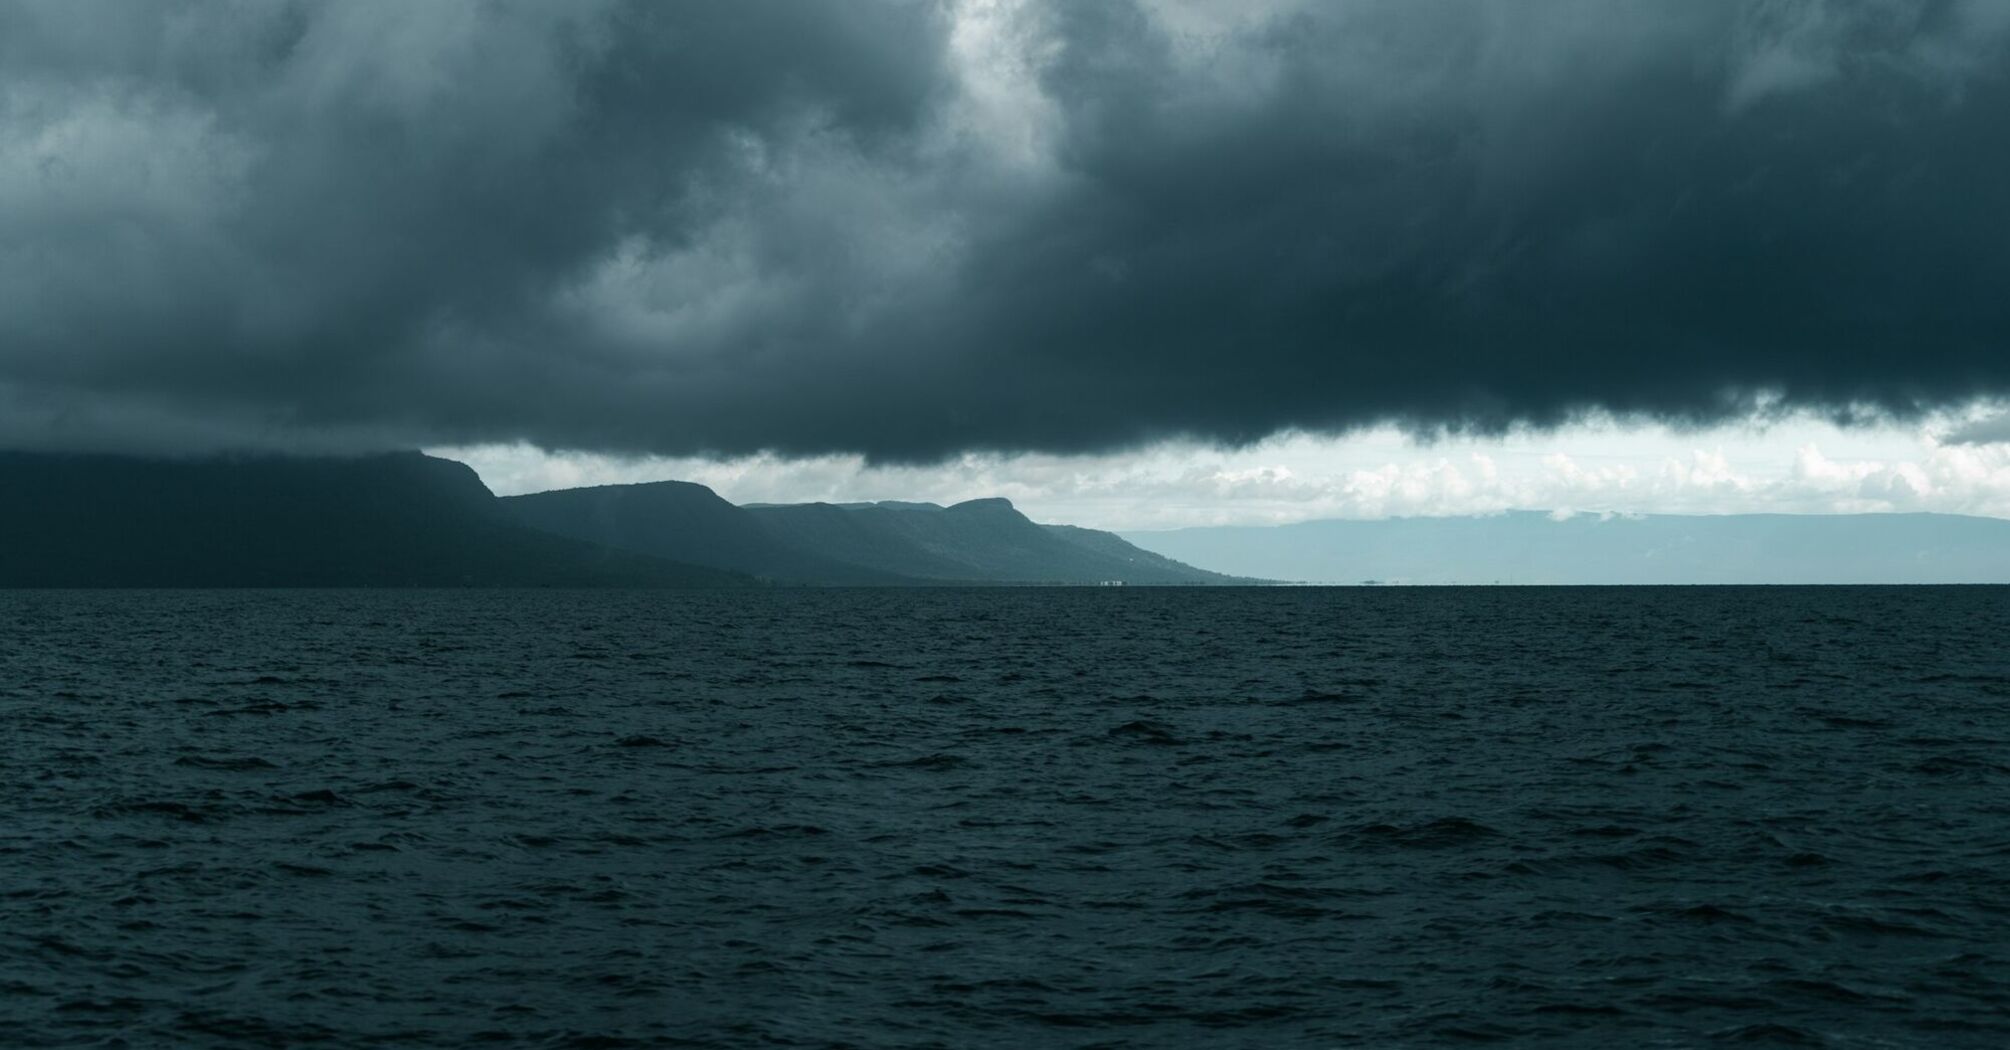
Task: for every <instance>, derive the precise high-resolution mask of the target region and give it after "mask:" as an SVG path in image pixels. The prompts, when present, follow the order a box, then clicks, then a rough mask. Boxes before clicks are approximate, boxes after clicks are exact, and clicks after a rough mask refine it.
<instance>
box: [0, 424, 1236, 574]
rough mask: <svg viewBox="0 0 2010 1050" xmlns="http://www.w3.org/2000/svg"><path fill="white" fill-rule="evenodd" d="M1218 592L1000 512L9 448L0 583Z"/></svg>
mask: <svg viewBox="0 0 2010 1050" xmlns="http://www.w3.org/2000/svg"><path fill="white" fill-rule="evenodd" d="M1103 582H1122V583H1128V584H1214V583H1235V582H1248V581H1237V580H1234V579H1231V578H1229V577H1226V576H1221V575H1218V574H1215V573H1211V572H1206V571H1203V570H1200V569H1195V568H1192V567H1190V566H1186V565H1182V564H1180V563H1178V562H1175V561H1173V560H1171V559H1169V558H1165V557H1162V556H1160V555H1156V554H1151V553H1149V552H1146V551H1142V550H1139V549H1137V548H1136V547H1133V546H1131V545H1130V544H1128V543H1125V542H1124V541H1123V540H1121V539H1119V538H1118V537H1116V536H1114V535H1112V534H1110V533H1106V532H1095V531H1093V530H1088V529H1075V528H1070V527H1067V526H1053V525H1039V524H1035V523H1033V522H1031V521H1029V520H1027V518H1026V517H1025V515H1023V514H1020V513H1019V512H1018V511H1017V510H1015V509H1013V507H1012V505H1011V504H1010V503H1008V502H1006V501H1005V500H974V501H972V502H969V503H961V504H957V505H956V506H953V507H938V506H935V505H933V504H896V503H886V504H859V505H842V506H839V505H831V504H806V505H801V506H757V507H736V506H734V505H733V504H731V503H728V502H726V501H725V500H723V499H720V498H719V496H718V495H717V494H715V493H713V492H712V491H711V490H710V489H707V488H705V487H704V486H702V485H693V484H688V483H684V482H660V483H656V484H649V485H622V486H609V487H603V488H591V489H572V490H565V491H560V492H547V493H539V494H537V495H532V496H516V497H511V498H508V499H498V498H497V497H496V496H495V495H494V494H493V493H491V492H490V491H489V490H488V488H487V487H486V486H484V485H483V484H482V482H481V480H480V479H479V478H478V477H476V475H475V473H474V471H472V470H470V469H468V468H467V467H466V466H465V465H462V464H460V463H455V462H452V461H450V460H444V459H437V458H434V457H431V456H425V455H422V454H419V453H416V452H413V453H399V454H390V455H375V456H362V457H354V458H291V457H277V456H256V457H231V458H217V459H206V460H152V459H143V458H133V457H122V456H98V455H60V454H39V453H22V452H14V453H0V586H7V587H260V586H263V587H302V586H306V587H314V586H328V587H335V586H386V587H395V586H491V587H503V586H510V587H527V586H538V587H557V586H577V587H594V586H642V587H747V586H757V585H762V584H955V583H982V584H1007V583H1026V584H1095V583H1103Z"/></svg>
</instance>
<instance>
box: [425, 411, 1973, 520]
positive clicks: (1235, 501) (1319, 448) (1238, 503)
mask: <svg viewBox="0 0 2010 1050" xmlns="http://www.w3.org/2000/svg"><path fill="white" fill-rule="evenodd" d="M1957 422H1958V421H1957ZM1950 425H1952V424H1943V425H1940V426H1936V427H1931V428H1927V429H1924V430H1905V429H1898V428H1892V427H1886V428H1855V429H1846V428H1841V427H1836V426H1832V425H1829V424H1825V423H1818V422H1811V421H1806V420H1801V421H1794V422H1789V423H1783V424H1776V425H1774V426H1772V427H1770V428H1764V429H1757V428H1749V427H1723V428H1717V429H1714V430H1709V431H1704V432H1686V433H1684V432H1674V431H1670V430H1667V429H1665V428H1660V427H1631V428H1628V427H1617V426H1611V425H1602V426H1582V427H1576V428H1571V429H1567V430H1563V431H1558V432H1555V433H1549V434H1518V435H1512V436H1510V437H1507V438H1504V439H1498V440H1494V439H1486V440H1481V439H1464V440H1456V441H1441V442H1438V443H1435V444H1432V445H1422V446H1420V445H1418V444H1416V443H1414V442H1412V441H1410V440H1409V439H1407V438H1405V437H1403V436H1402V435H1400V434H1397V433H1395V432H1392V431H1370V432H1365V433H1361V434H1356V435H1352V436H1348V437H1313V436H1307V435H1287V436H1283V437H1278V438H1274V439H1271V440H1268V441H1264V442H1261V443H1259V444H1257V445H1254V446H1251V447H1249V448H1245V449H1237V450H1224V449H1219V448H1212V447H1206V446H1198V445H1191V444H1177V443H1169V444H1164V445H1159V446H1155V447H1152V448H1149V449H1144V450H1141V451H1136V452H1131V453H1125V454H1112V455H1101V456H1053V455H998V454H982V453H971V454H966V455H963V456H959V457H956V458H954V459H951V460H948V461H946V462H943V463H940V464H936V465H932V466H887V465H871V464H868V463H867V462H866V461H865V460H864V459H862V458H861V457H857V456H820V457H811V458H802V459H788V458H783V457H779V456H773V455H760V456H750V457H743V458H738V459H730V460H708V459H619V458H612V457H606V456H597V455H586V454H576V453H544V452H540V451H538V450H536V449H533V448H529V447H526V446H485V447H477V448H466V449H441V450H438V451H439V453H440V454H442V455H447V456H451V457H453V458H457V459H462V460H465V461H467V462H469V463H470V464H472V465H473V466H474V467H475V469H476V470H477V471H479V472H480V473H481V475H482V477H483V479H484V480H486V481H487V482H488V483H489V485H490V487H492V488H494V489H495V490H496V491H497V492H500V493H505V494H508V493H516V492H534V491H540V490H543V489H550V488H565V487H571V486H578V485H594V484H614V483H624V482H635V481H649V480H662V479H666V478H675V479H680V480H687V481H696V482H699V483H701V484H705V485H709V486H711V487H712V488H713V489H715V490H717V491H718V492H719V493H720V494H721V495H723V496H725V497H726V498H727V499H730V500H733V501H735V502H739V503H756V502H800V501H817V500H821V501H827V502H842V501H849V500H874V499H919V500H932V501H935V502H940V503H952V502H956V501H959V500H965V499H973V498H977V497H980V496H1004V497H1007V498H1009V499H1011V500H1012V501H1013V502H1015V503H1017V504H1018V505H1019V506H1020V507H1021V508H1023V509H1024V510H1026V511H1027V512H1028V513H1029V514H1031V515H1032V516H1033V517H1035V518H1037V519H1040V520H1046V521H1065V522H1072V523H1076V524H1083V525H1091V526H1095V527H1099V528H1112V529H1150V528H1174V527H1179V526H1184V525H1205V524H1271V523H1284V522H1292V521H1304V520H1309V519H1314V518H1385V517H1415V516H1443V515H1465V514H1491V513H1498V512H1501V511H1505V510H1510V509H1535V510H1549V511H1555V512H1558V513H1560V514H1566V515H1567V514H1577V513H1596V514H1609V513H1618V514H1629V515H1631V514H1656V513H1658V514H1723V513H1759V512H1776V513H1797V514H1807V513H1864V512H1877V511H1884V512H1890V511H1938V512H1943V513H1959V514H1978V515H1987V516H1993V517H2004V518H2010V443H1995V444H1979V445H1978V444H1954V443H1950V442H1947V441H1944V440H1943V439H1942V438H1941V437H1940V436H1939V435H1940V434H1941V433H1942V432H1943V431H1944V430H1945V429H1947V428H1948V427H1949V426H1950Z"/></svg>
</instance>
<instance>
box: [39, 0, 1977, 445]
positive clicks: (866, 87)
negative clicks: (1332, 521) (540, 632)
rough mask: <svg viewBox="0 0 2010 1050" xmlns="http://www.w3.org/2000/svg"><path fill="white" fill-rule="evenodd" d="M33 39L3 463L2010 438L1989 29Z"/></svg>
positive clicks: (1111, 12) (1484, 22) (1971, 13)
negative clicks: (259, 448)
mask: <svg viewBox="0 0 2010 1050" xmlns="http://www.w3.org/2000/svg"><path fill="white" fill-rule="evenodd" d="M1248 7H1250V5H1229V4H1220V5H1213V4H1209V3H1206V2H1205V0H1194V2H1192V3H1189V4H1184V5H1182V4H1176V3H1171V2H1169V0H1168V2H1164V3H1154V4H1148V5H1140V6H1131V5H1127V4H1123V3H1118V2H1115V0H1111V2H1099V3H1081V4H1076V3H1066V4H1061V3H1055V4H1051V5H1045V6H1042V5H1029V6H1027V7H1026V8H1024V9H1023V10H1016V11H1006V12H1003V13H1001V12H1000V11H999V10H992V9H987V10H986V11H985V12H982V14H983V15H984V19H975V18H970V17H966V15H967V14H968V13H967V12H963V11H961V10H959V8H958V7H957V6H956V5H954V4H950V3H946V2H945V3H934V2H926V0H914V2H903V0H861V2H860V3H855V4H800V3H794V2H787V0H774V2H749V0H739V2H735V3H732V4H675V5H671V4H646V3H635V4H627V3H600V4H586V3H579V4H546V3H528V2H524V3H505V2H490V3H465V4H450V3H444V2H443V3H434V4H403V3H398V4H389V3H386V4H373V3H360V2H359V3H347V4H315V5H308V4H300V5H287V4H235V3H221V2H219V3H191V4H168V5H142V6H134V5H130V4H119V3H107V4H102V5H100V4H88V3H69V4H62V5H57V4H43V5H13V6H10V7H7V8H6V9H4V12H0V441H5V442H8V443H14V444H41V445H52V444H79V445H87V444H88V445H127V446H143V447H146V446H159V447H202V446H215V445H231V444H278V445H295V446H297V445H335V446H341V445H364V444H385V443H414V442H423V443H444V442H472V441H484V440H515V439H523V440H529V441H532V442H536V443H538V444H542V445H545V446H548V447H573V448H592V449H600V450H608V451H657V452H696V451H717V452H738V451H750V450H754V449H761V448H769V449H776V450H780V451H784V452H811V451H831V450H857V451H865V452H868V453H871V454H874V455H878V456H886V457H896V458H905V457H928V456H932V455H938V454H942V453H946V452H950V451H954V450H957V449H965V448H1025V449H1048V450H1071V449H1090V448H1104V447H1115V446H1121V445H1125V444H1130V443H1135V442H1139V441H1144V440H1150V439H1152V438H1155V437H1160V436H1168V435H1176V434H1178V435H1192V436H1200V437H1207V438H1217V439H1223V440H1230V441H1236V440H1244V439H1250V438H1255V437H1260V436H1262V435H1264V434H1266V433H1269V432H1272V431H1275V430H1278V429H1280V428H1286V427H1303V428H1311V429H1344V428H1346V427H1350V426H1356V425H1362V424H1368V423H1375V422H1385V421H1395V422H1399V423H1402V424H1404V425H1407V426H1411V427H1414V428H1418V429H1423V430H1431V429H1436V428H1441V427H1447V428H1453V429H1464V428H1480V429H1490V428H1498V427H1503V426H1507V425H1512V424H1514V423H1517V422H1529V423H1535V424H1548V423H1556V422H1561V421H1564V420H1567V419H1569V418H1572V417H1573V416H1574V415H1576V414H1579V413H1582V412H1586V411H1606V412H1613V413H1619V414H1639V415H1647V416H1654V417H1659V418H1666V419H1674V420H1697V421H1703V420H1709V419H1715V418H1721V417H1724V416H1727V415H1742V414H1745V413H1748V412H1751V411H1753V410H1754V409H1755V408H1760V409H1763V408H1766V407H1769V406H1770V407H1775V408H1777V407H1789V408H1792V407H1808V408H1814V409H1816V410H1820V411H1827V412H1832V413H1838V414H1852V413H1856V414H1862V413H1899V414H1904V413H1910V412H1916V411H1920V410H1924V409H1930V408H1933V407H1937V406H1941V405H1946V404H1953V403H1959V402H1962V401H1965V400H1967V399H1970V398H1972V397H1975V396H1978V395H1998V394H2004V393H2010V352H2006V351H2010V346H2006V339H2010V306H2006V303H2010V296H2006V295H2005V294H2004V292H2003V289H2005V288H2006V287H2010V181H2006V180H2005V179H2004V178H2003V172H2005V171H2006V170H2010V132H2006V131H2005V128H2006V127H2007V126H2010V77H2006V57H2010V56H2006V50H2005V43H2006V39H2010V9H2006V8H2005V7H2004V6H2003V5H1999V4H1995V3H1992V2H1989V0H1975V2H1970V3H1960V2H1927V0H1918V2H1902V0H1889V2H1875V0H1864V2H1859V3H1730V2H1724V3H1709V2H1702V3H1680V4H1674V3H1663V2H1658V0H1657V2H1648V0H1641V2H1630V3H1629V2H1606V0H1601V2H1597V3H1590V2H1585V3H1571V2H1564V0H1559V2H1556V3H1544V4H1523V3H1509V2H1506V0H1501V2H1494V3H1485V2H1477V0H1474V2H1452V0H1443V2H1434V0H1401V2H1398V0H1367V2H1363V0H1355V2H1337V0H1336V2H1321V3H1316V4H1304V5H1297V4H1290V3H1275V4H1272V5H1268V7H1267V8H1266V11H1267V14H1266V16H1265V17H1261V18H1255V17H1239V18H1238V17H1229V15H1230V14H1231V13H1233V12H1235V11H1238V10H1243V9H1247V8H1248Z"/></svg>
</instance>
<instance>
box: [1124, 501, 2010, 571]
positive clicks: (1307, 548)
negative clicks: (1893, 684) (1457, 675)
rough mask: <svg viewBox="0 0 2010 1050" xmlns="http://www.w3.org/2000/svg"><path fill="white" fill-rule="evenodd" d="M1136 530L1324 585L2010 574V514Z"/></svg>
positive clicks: (1230, 565)
mask: <svg viewBox="0 0 2010 1050" xmlns="http://www.w3.org/2000/svg"><path fill="white" fill-rule="evenodd" d="M1125 538H1126V539H1128V540H1130V541H1131V542H1133V543H1136V544H1138V545H1139V546H1142V547H1145V548H1148V549H1150V550H1155V551H1158V552H1160V553H1162V554H1166V555H1169V556H1172V557H1175V558H1181V559H1190V560H1193V561H1197V562H1201V563H1203V564H1207V565H1212V566H1214V567H1216V568H1218V569H1220V570H1222V571H1225V572H1233V573H1246V574H1250V575H1258V576H1266V577H1270V578H1273V579H1283V580H1300V581H1309V582H1315V583H1361V582H1366V581H1376V582H1382V583H1496V582H1498V583H1557V584H1567V583H2010V521H2003V520H1999V519H1996V518H1974V517H1963V516H1959V515H1951V514H1849V515H1793V514H1732V515H1721V516H1682V515H1648V516H1645V517H1618V516H1614V517H1606V518H1601V517H1598V516H1594V515H1578V516H1575V517H1571V518H1568V519H1565V520H1561V521H1558V520H1555V519H1553V518H1552V517H1551V516H1549V515H1547V514H1542V513H1538V512H1530V511H1519V512H1513V513H1508V514H1499V515H1493V516H1487V517H1470V518H1395V519H1388V520H1382V521H1312V522H1305V523H1302V524H1297V525H1281V526H1274V527H1263V526H1249V527H1216V528H1195V529H1175V530H1171V531H1166V532H1132V533H1126V534H1125Z"/></svg>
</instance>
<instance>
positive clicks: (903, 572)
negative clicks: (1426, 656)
mask: <svg viewBox="0 0 2010 1050" xmlns="http://www.w3.org/2000/svg"><path fill="white" fill-rule="evenodd" d="M501 502H502V504H503V505H504V506H505V507H506V508H508V510H509V511H510V512H511V513H512V514H513V515H515V518H516V520H518V521H520V522H522V523H524V524H526V525H529V526H532V527H535V528H538V529H542V530H544V531H546V532H550V533H554V534H557V535H561V536H569V537H572V538H573V539H578V540H584V541H587V542H589V543H594V544H599V545H602V546H606V547H612V548H618V549H622V550H627V551H633V552H637V553H641V554H648V555H654V556H656V557H662V558H676V559H679V560H683V561H690V562H695V563H698V564H702V565H711V566H717V567H720V568H728V569H732V570H734V571H736V572H742V573H747V574H749V575H752V576H755V577H760V578H765V579H771V580H776V581H786V582H799V583H817V584H940V583H1051V584H1095V583H1104V582H1121V583H1126V584H1189V585H1191V584H1229V583H1251V582H1257V581H1250V580H1236V579H1233V578H1231V577H1228V576H1223V575H1221V574H1219V573H1213V572H1208V571H1205V570H1202V569H1196V568H1194V567H1192V566H1190V565H1183V564H1181V563H1179V562H1177V561H1174V560H1172V559H1170V558H1166V557H1163V556H1161V555H1158V554H1153V553H1151V552H1149V551H1144V550H1140V549H1138V548H1137V547H1135V546H1133V545H1131V544H1129V543H1126V542H1124V541H1123V540H1122V539H1121V538H1119V537H1118V536H1116V535H1115V534H1113V533H1108V532H1097V531H1095V530H1093V529H1078V528H1074V527H1072V526H1067V525H1040V524H1036V523H1034V522H1033V521H1030V520H1028V519H1027V517H1026V516H1025V515H1024V514H1021V513H1019V511H1018V510H1016V509H1015V508H1013V506H1012V504H1011V503H1010V502H1008V501H1006V500H1002V499H979V500H971V501H969V502H967V503H958V504H956V505H954V506H949V507H942V506H937V505H936V504H933V503H897V502H885V503H843V504H838V503H800V504H752V505H749V506H744V507H739V506H734V505H733V504H731V503H728V502H726V501H725V500H723V499H721V498H719V496H718V494H716V493H714V492H713V491H712V490H711V489H708V488H706V487H704V486H703V485H694V484H691V483H689V482H681V481H659V482H654V483H650V484H642V485H605V486H600V487H597V488H584V489H563V490H560V491H557V492H540V493H536V494H534V495H528V496H510V497H507V498H505V499H503V500H502V501H501Z"/></svg>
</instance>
